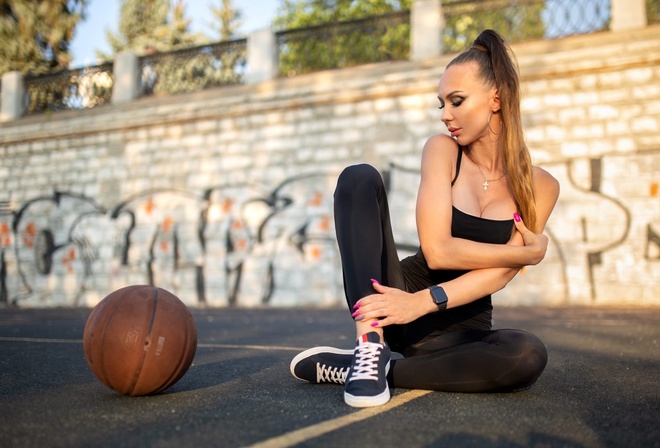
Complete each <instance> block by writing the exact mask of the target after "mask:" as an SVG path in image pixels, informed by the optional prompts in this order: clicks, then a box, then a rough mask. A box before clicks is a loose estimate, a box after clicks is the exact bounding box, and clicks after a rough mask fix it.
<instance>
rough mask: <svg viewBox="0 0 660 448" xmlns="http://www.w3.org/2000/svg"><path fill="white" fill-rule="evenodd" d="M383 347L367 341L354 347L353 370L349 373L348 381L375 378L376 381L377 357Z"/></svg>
mask: <svg viewBox="0 0 660 448" xmlns="http://www.w3.org/2000/svg"><path fill="white" fill-rule="evenodd" d="M382 349H383V346H382V345H381V344H376V343H373V342H367V343H363V344H360V345H358V346H357V347H356V348H355V355H354V356H355V358H356V360H355V370H354V371H353V373H351V377H350V379H349V381H354V380H376V381H378V357H379V356H380V351H381V350H382Z"/></svg>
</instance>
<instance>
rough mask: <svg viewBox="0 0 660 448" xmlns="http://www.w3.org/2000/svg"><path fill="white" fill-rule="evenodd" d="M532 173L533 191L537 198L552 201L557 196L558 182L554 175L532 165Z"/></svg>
mask: <svg viewBox="0 0 660 448" xmlns="http://www.w3.org/2000/svg"><path fill="white" fill-rule="evenodd" d="M533 173H534V192H535V194H536V197H537V198H547V200H549V201H552V203H553V204H554V202H555V201H556V200H557V197H558V196H559V182H558V181H557V179H555V178H554V176H553V175H552V174H550V173H548V172H547V171H546V170H544V169H543V168H540V167H538V166H535V167H533Z"/></svg>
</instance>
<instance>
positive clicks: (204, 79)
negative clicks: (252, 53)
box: [140, 39, 247, 95]
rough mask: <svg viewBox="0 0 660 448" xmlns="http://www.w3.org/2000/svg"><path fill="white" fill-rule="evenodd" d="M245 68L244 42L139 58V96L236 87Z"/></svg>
mask: <svg viewBox="0 0 660 448" xmlns="http://www.w3.org/2000/svg"><path fill="white" fill-rule="evenodd" d="M246 65H247V39H237V40H232V41H225V42H218V43H215V44H210V45H202V46H198V47H192V48H186V49H182V50H175V51H170V52H167V53H156V54H152V55H147V56H142V57H141V58H140V68H141V71H140V87H141V93H142V95H165V94H167V95H170V94H174V93H183V92H194V91H198V90H202V89H206V88H209V87H216V86H223V85H231V84H240V83H242V82H243V78H244V75H245V71H246Z"/></svg>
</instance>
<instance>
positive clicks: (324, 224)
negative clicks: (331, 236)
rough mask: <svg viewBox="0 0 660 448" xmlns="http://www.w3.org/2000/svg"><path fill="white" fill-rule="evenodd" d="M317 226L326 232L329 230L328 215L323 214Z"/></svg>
mask: <svg viewBox="0 0 660 448" xmlns="http://www.w3.org/2000/svg"><path fill="white" fill-rule="evenodd" d="M319 228H320V229H321V230H322V231H323V232H327V231H328V230H330V217H329V216H328V215H323V217H322V218H321V222H320V223H319Z"/></svg>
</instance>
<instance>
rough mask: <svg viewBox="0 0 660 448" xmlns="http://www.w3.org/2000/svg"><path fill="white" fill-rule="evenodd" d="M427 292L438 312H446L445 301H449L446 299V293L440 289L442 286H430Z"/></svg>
mask: <svg viewBox="0 0 660 448" xmlns="http://www.w3.org/2000/svg"><path fill="white" fill-rule="evenodd" d="M429 291H430V292H431V297H432V298H433V303H435V304H436V305H438V311H444V310H446V309H447V301H448V300H449V298H448V297H447V293H445V290H444V289H442V286H438V285H433V286H430V287H429Z"/></svg>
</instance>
